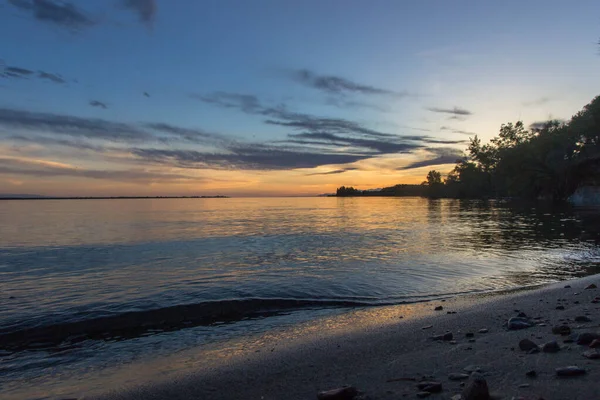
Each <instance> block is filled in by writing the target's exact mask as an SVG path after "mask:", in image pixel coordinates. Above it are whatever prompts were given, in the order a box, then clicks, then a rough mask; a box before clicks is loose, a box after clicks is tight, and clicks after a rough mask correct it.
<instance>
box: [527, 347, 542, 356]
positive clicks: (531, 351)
mask: <svg viewBox="0 0 600 400" xmlns="http://www.w3.org/2000/svg"><path fill="white" fill-rule="evenodd" d="M539 352H540V348H539V347H536V348H534V349H531V350H529V351H528V352H527V354H536V353H539Z"/></svg>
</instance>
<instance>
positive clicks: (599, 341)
mask: <svg viewBox="0 0 600 400" xmlns="http://www.w3.org/2000/svg"><path fill="white" fill-rule="evenodd" d="M590 347H591V348H594V349H596V348H598V347H600V339H594V340H592V342H591V343H590Z"/></svg>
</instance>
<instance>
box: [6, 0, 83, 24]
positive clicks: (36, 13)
mask: <svg viewBox="0 0 600 400" xmlns="http://www.w3.org/2000/svg"><path fill="white" fill-rule="evenodd" d="M8 2H9V3H10V4H12V5H13V6H15V7H17V8H18V9H20V10H21V11H23V12H27V13H29V14H30V15H31V16H32V17H33V18H35V19H36V20H38V21H41V22H45V23H49V24H54V25H57V26H60V27H62V28H66V29H69V30H71V31H79V30H81V29H82V28H85V27H88V26H90V25H93V24H94V22H93V21H92V20H91V19H90V18H89V17H88V16H87V15H86V14H85V13H84V12H83V11H81V10H80V9H79V8H78V7H77V6H76V5H74V4H73V3H71V2H69V1H54V0H8Z"/></svg>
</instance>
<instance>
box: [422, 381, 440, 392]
mask: <svg viewBox="0 0 600 400" xmlns="http://www.w3.org/2000/svg"><path fill="white" fill-rule="evenodd" d="M417 387H418V388H419V390H421V391H423V392H429V393H439V392H441V391H442V384H441V383H440V382H434V381H426V382H419V383H417Z"/></svg>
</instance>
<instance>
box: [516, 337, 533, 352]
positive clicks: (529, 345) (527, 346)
mask: <svg viewBox="0 0 600 400" xmlns="http://www.w3.org/2000/svg"><path fill="white" fill-rule="evenodd" d="M537 347H538V345H537V344H535V343H533V342H532V341H531V340H529V339H523V340H521V341H520V342H519V348H520V349H521V350H523V351H529V350H531V349H537Z"/></svg>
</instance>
